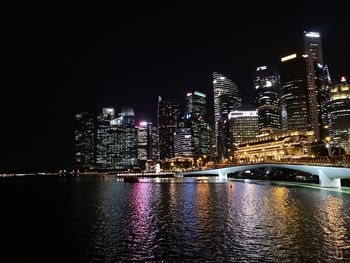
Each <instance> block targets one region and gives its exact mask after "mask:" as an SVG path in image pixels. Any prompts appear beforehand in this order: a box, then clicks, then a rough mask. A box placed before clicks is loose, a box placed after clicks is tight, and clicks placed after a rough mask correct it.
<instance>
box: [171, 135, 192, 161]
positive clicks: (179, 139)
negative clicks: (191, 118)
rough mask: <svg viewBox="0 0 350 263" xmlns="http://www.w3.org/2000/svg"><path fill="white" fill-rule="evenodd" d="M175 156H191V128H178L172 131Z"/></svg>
mask: <svg viewBox="0 0 350 263" xmlns="http://www.w3.org/2000/svg"><path fill="white" fill-rule="evenodd" d="M174 153H175V157H180V156H181V157H193V140H192V130H191V128H180V129H178V130H177V131H176V132H175V133H174Z"/></svg>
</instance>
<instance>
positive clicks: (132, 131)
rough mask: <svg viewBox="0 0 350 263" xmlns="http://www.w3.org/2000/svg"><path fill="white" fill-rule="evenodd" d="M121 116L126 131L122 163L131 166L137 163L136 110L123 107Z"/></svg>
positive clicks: (127, 166) (126, 166)
mask: <svg viewBox="0 0 350 263" xmlns="http://www.w3.org/2000/svg"><path fill="white" fill-rule="evenodd" d="M119 118H120V119H121V123H122V128H123V131H124V138H123V139H124V140H123V144H122V145H123V154H122V158H121V164H122V166H123V167H125V168H131V167H133V166H136V165H137V131H136V127H135V114H134V110H133V109H132V108H130V107H124V108H122V111H121V113H119Z"/></svg>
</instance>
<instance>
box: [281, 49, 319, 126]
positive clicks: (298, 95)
mask: <svg viewBox="0 0 350 263" xmlns="http://www.w3.org/2000/svg"><path fill="white" fill-rule="evenodd" d="M306 69H307V61H306V59H305V56H303V55H300V54H291V55H289V56H286V57H283V58H281V63H280V66H279V70H280V81H281V96H280V100H281V101H280V102H281V119H282V130H283V131H286V130H292V131H310V130H313V129H312V126H311V120H310V110H309V105H310V104H309V92H308V78H307V70H306Z"/></svg>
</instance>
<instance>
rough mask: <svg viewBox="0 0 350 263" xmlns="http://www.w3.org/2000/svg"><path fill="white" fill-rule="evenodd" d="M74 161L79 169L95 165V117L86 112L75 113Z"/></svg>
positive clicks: (90, 167) (91, 167)
mask: <svg viewBox="0 0 350 263" xmlns="http://www.w3.org/2000/svg"><path fill="white" fill-rule="evenodd" d="M75 163H76V168H77V169H80V170H86V169H93V168H95V166H96V119H95V118H94V116H92V115H90V114H88V113H87V112H83V113H79V114H76V115H75Z"/></svg>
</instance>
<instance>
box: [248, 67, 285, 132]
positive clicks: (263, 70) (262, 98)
mask: <svg viewBox="0 0 350 263" xmlns="http://www.w3.org/2000/svg"><path fill="white" fill-rule="evenodd" d="M254 87H255V92H256V97H255V101H256V106H257V110H258V117H259V130H260V133H271V132H275V131H278V130H280V129H281V115H280V107H279V81H278V77H277V75H276V74H274V73H272V72H270V71H269V70H268V69H267V66H260V67H257V69H256V73H255V78H254Z"/></svg>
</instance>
